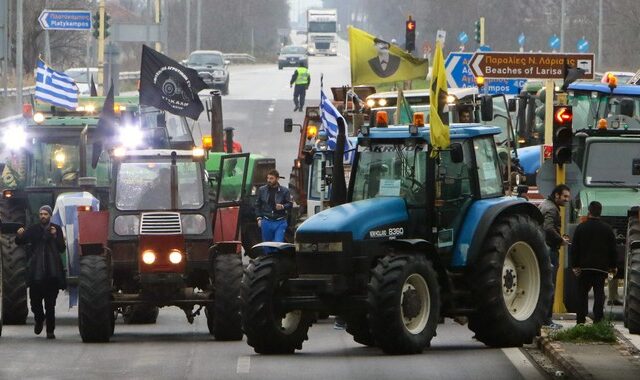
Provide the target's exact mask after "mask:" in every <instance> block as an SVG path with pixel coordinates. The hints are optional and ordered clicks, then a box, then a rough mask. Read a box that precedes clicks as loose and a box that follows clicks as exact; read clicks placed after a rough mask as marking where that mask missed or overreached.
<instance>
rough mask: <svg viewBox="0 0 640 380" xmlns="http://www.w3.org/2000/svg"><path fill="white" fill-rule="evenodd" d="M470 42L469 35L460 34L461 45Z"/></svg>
mask: <svg viewBox="0 0 640 380" xmlns="http://www.w3.org/2000/svg"><path fill="white" fill-rule="evenodd" d="M468 41H469V36H468V35H467V33H465V32H460V34H458V42H460V43H461V44H463V45H464V44H466V43H467V42H468Z"/></svg>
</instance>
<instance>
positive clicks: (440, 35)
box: [436, 30, 447, 46]
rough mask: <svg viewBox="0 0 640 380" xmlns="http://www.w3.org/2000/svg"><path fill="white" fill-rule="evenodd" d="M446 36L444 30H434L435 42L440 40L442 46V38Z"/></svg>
mask: <svg viewBox="0 0 640 380" xmlns="http://www.w3.org/2000/svg"><path fill="white" fill-rule="evenodd" d="M446 38H447V31H446V30H438V31H437V32H436V42H441V43H442V45H443V46H444V40H445V39H446Z"/></svg>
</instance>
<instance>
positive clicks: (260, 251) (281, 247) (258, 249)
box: [248, 241, 296, 258]
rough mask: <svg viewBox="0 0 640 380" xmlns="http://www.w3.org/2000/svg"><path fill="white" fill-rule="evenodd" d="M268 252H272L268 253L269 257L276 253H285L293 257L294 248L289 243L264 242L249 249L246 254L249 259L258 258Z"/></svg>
mask: <svg viewBox="0 0 640 380" xmlns="http://www.w3.org/2000/svg"><path fill="white" fill-rule="evenodd" d="M265 248H266V249H265ZM269 251H270V252H272V253H269V255H271V254H277V253H287V254H292V255H293V254H295V253H296V246H295V245H294V244H291V243H280V242H276V241H266V242H264V243H259V244H256V245H254V246H253V247H251V251H250V252H249V253H248V256H249V257H251V258H256V257H258V256H264V255H267V252H269Z"/></svg>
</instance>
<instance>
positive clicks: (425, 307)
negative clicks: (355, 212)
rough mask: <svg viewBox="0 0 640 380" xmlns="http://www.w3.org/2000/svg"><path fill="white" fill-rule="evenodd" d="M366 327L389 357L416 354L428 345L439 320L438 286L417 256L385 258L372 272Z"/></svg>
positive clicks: (431, 267)
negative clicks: (368, 327)
mask: <svg viewBox="0 0 640 380" xmlns="http://www.w3.org/2000/svg"><path fill="white" fill-rule="evenodd" d="M368 298H369V300H368V302H369V326H370V328H371V335H372V336H373V338H374V339H375V342H376V345H377V346H379V347H380V348H381V349H382V350H383V351H384V352H386V353H388V354H417V353H420V352H422V351H423V350H424V349H425V347H428V346H429V345H430V344H431V339H432V338H433V337H434V336H435V334H436V327H437V326H438V319H439V316H440V286H439V284H438V277H437V274H436V272H435V271H434V270H433V266H432V265H431V263H430V262H429V261H428V260H427V259H426V258H425V257H423V256H420V255H419V254H409V255H399V256H385V257H383V258H381V259H380V260H378V264H377V265H376V267H375V268H374V269H373V270H372V271H371V280H370V282H369V296H368Z"/></svg>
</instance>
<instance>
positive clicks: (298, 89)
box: [289, 62, 311, 112]
mask: <svg viewBox="0 0 640 380" xmlns="http://www.w3.org/2000/svg"><path fill="white" fill-rule="evenodd" d="M310 83H311V74H309V69H307V66H305V63H304V62H300V63H299V64H298V67H297V68H296V70H295V71H294V72H293V75H292V76H291V81H290V82H289V87H292V86H294V84H295V87H294V89H293V104H295V106H296V107H295V108H294V109H293V111H300V112H302V111H303V108H304V98H305V97H306V95H307V90H308V89H309V84H310Z"/></svg>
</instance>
